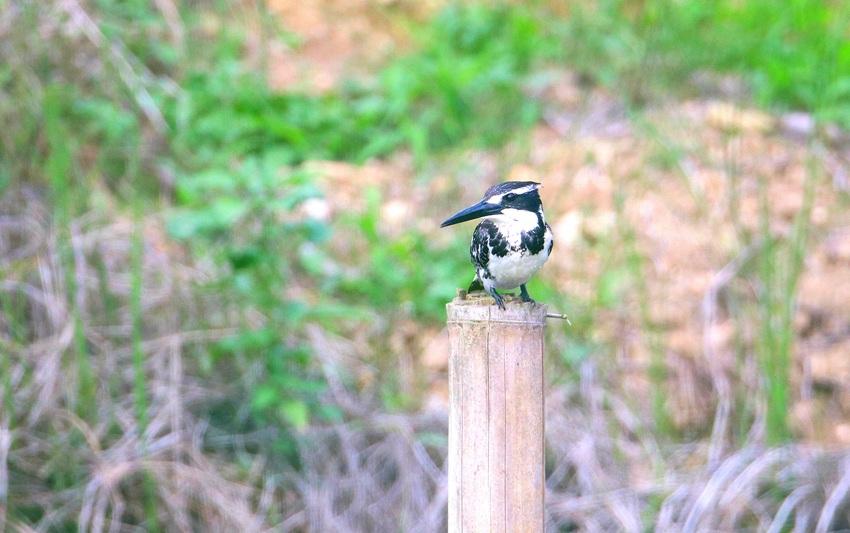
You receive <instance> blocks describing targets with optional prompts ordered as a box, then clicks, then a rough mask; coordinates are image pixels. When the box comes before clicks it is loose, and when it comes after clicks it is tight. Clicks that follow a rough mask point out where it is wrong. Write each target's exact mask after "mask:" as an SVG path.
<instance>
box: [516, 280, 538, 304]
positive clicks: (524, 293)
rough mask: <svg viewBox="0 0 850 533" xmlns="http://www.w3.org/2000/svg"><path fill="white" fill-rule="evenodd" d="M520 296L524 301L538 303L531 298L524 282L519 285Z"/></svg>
mask: <svg viewBox="0 0 850 533" xmlns="http://www.w3.org/2000/svg"><path fill="white" fill-rule="evenodd" d="M519 297H520V298H521V299H522V301H523V302H526V303H532V304H533V303H537V302H535V301H534V300H533V299H532V298H531V296H529V294H528V290H527V289H526V288H525V284H524V283H523V284H522V285H520V286H519Z"/></svg>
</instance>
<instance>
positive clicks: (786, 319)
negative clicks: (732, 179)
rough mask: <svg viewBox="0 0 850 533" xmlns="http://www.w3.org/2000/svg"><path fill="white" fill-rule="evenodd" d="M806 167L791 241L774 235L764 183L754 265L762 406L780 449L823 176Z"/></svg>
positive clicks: (769, 435) (773, 441) (772, 440)
mask: <svg viewBox="0 0 850 533" xmlns="http://www.w3.org/2000/svg"><path fill="white" fill-rule="evenodd" d="M808 166H809V168H808V175H807V177H806V185H805V193H804V198H803V206H802V208H801V209H800V211H799V212H798V213H797V215H796V216H795V218H794V226H793V229H792V231H791V235H790V236H789V237H787V238H777V237H776V236H775V235H774V234H773V232H772V231H771V228H770V226H769V224H770V222H769V221H770V208H769V206H768V200H767V193H766V187H767V185H766V184H765V183H762V186H761V190H762V200H761V239H762V241H763V242H762V246H761V250H760V253H759V256H758V258H757V259H756V261H757V272H758V287H759V294H758V302H759V321H760V325H759V326H760V327H759V330H758V332H759V334H758V341H757V345H756V353H757V354H758V363H759V367H760V369H761V372H762V377H763V379H764V400H765V404H766V406H767V413H766V428H765V430H766V438H767V441H768V442H769V443H770V444H779V443H781V442H783V441H786V440H788V439H789V438H790V437H791V433H790V430H789V427H788V410H789V407H790V401H791V400H790V397H791V365H792V361H793V349H794V338H795V332H794V325H793V321H794V311H795V309H796V302H797V285H798V283H799V280H800V276H801V274H802V271H803V261H804V259H805V255H806V244H807V240H808V235H809V231H810V229H809V226H810V224H811V222H810V217H811V212H812V205H813V201H814V191H815V186H816V184H817V181H818V178H817V175H818V173H819V170H818V169H817V168H816V163H815V162H814V161H809V163H808Z"/></svg>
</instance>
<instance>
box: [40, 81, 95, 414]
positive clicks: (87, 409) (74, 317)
mask: <svg viewBox="0 0 850 533" xmlns="http://www.w3.org/2000/svg"><path fill="white" fill-rule="evenodd" d="M61 91H62V89H61V88H60V87H58V86H52V87H50V88H48V91H47V94H46V96H45V102H44V114H45V130H46V135H47V141H48V146H49V152H48V157H47V161H46V163H45V167H46V168H45V173H46V174H47V176H48V177H49V179H50V184H51V189H52V193H53V197H54V200H53V202H54V207H55V212H54V216H55V219H56V224H57V228H58V247H59V257H60V260H61V262H62V264H63V266H64V274H65V285H66V287H67V305H68V307H69V309H70V316H71V321H72V323H73V326H74V342H73V349H74V352H75V355H76V360H75V363H76V375H77V380H78V397H77V406H76V407H77V410H78V413H79V414H80V416H82V417H83V418H86V417H89V416H93V415H95V401H96V395H97V389H96V387H97V385H96V383H95V380H94V372H93V370H92V365H91V361H90V359H89V354H88V347H87V346H86V338H85V331H84V325H83V319H82V316H81V310H80V306H79V298H80V295H79V294H78V291H79V290H80V289H79V288H78V285H77V268H76V258H75V256H74V248H73V244H72V242H71V237H72V236H71V220H72V217H73V216H74V215H75V212H74V206H75V196H76V194H75V193H74V184H75V180H74V168H73V158H74V154H73V151H72V150H73V148H72V145H71V143H70V142H69V137H70V134H69V129H68V127H67V125H66V124H65V123H64V122H63V119H62V113H63V108H62V106H63V101H62V99H61V96H60V94H61Z"/></svg>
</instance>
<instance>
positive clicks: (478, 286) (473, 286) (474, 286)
mask: <svg viewBox="0 0 850 533" xmlns="http://www.w3.org/2000/svg"><path fill="white" fill-rule="evenodd" d="M483 290H484V285H483V284H482V283H481V280H480V279H478V276H475V278H473V279H472V283H470V284H469V288H468V289H466V292H472V291H483Z"/></svg>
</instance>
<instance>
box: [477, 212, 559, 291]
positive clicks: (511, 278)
mask: <svg viewBox="0 0 850 533" xmlns="http://www.w3.org/2000/svg"><path fill="white" fill-rule="evenodd" d="M505 211H514V210H513V209H511V210H507V209H506V210H505ZM517 213H518V214H520V213H521V214H520V215H519V216H517V217H514V216H511V215H513V213H510V214H508V215H507V216H506V215H505V214H504V213H503V214H501V215H497V216H495V217H492V220H493V221H494V222H495V223H496V225H497V226H498V227H499V232H500V233H502V235H504V236H505V237H506V238H507V240H508V243H509V246H511V248H520V246H519V245H520V243H521V240H522V232H523V231H526V232H527V231H531V230H532V229H534V228H535V227H536V226H537V215H536V214H534V213H528V212H527V211H518V212H517ZM527 215H531V216H530V217H529V216H527ZM551 243H552V232H551V231H550V230H549V228H548V227H547V228H546V233H545V234H544V241H543V249H542V250H541V251H540V252H538V253H537V254H535V255H531V254H529V253H528V251H527V250H524V251H523V252H522V253H520V252H510V253H508V254H507V255H505V256H504V257H499V256H497V255H494V254H490V260H489V262H488V264H487V270H489V271H490V275H491V276H492V277H493V279H492V280H486V279H484V278H483V277H482V278H481V279H482V281H483V282H484V286H485V288H487V285H489V284H492V285H493V286H494V287H495V288H496V289H515V288H517V287H519V286H520V285H522V284H523V283H525V282H526V281H528V280H529V278H531V276H533V275H534V273H535V272H537V271H538V270H540V267H542V266H543V263H545V262H546V260H547V259H548V258H549V250H550V248H549V246H550V245H551ZM488 282H489V283H488Z"/></svg>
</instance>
